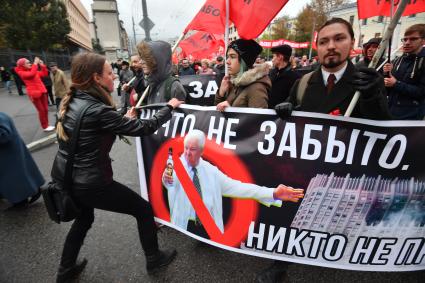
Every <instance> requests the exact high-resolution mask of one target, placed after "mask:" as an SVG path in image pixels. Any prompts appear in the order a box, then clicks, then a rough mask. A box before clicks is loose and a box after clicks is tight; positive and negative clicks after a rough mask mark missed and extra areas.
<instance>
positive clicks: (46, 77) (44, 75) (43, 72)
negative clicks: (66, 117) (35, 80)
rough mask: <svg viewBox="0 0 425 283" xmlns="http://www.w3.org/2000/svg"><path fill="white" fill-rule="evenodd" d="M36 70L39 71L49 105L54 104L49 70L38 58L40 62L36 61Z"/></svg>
mask: <svg viewBox="0 0 425 283" xmlns="http://www.w3.org/2000/svg"><path fill="white" fill-rule="evenodd" d="M38 71H39V72H40V79H41V81H42V82H43V84H44V86H45V87H46V89H47V94H48V100H49V103H48V104H49V105H55V100H54V98H53V91H52V85H53V83H52V79H51V78H50V70H49V68H47V66H46V65H44V62H43V61H42V60H40V63H38Z"/></svg>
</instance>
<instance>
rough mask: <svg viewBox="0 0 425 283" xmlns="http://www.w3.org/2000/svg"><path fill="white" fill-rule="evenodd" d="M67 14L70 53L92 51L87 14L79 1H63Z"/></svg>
mask: <svg viewBox="0 0 425 283" xmlns="http://www.w3.org/2000/svg"><path fill="white" fill-rule="evenodd" d="M63 2H64V4H65V6H66V10H67V13H68V20H69V23H70V26H71V32H70V33H69V34H68V39H69V41H70V43H71V45H72V46H71V50H72V51H80V50H89V51H91V50H92V43H91V35H90V28H89V24H90V19H89V13H88V12H87V10H86V9H85V8H84V6H83V4H81V2H80V0H63Z"/></svg>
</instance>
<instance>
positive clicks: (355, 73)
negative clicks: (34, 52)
mask: <svg viewBox="0 0 425 283" xmlns="http://www.w3.org/2000/svg"><path fill="white" fill-rule="evenodd" d="M354 40H355V39H354V32H353V28H352V26H351V25H350V23H348V22H347V21H345V20H343V19H341V18H332V19H330V20H328V21H327V22H326V23H325V24H324V25H323V26H322V27H320V29H319V30H318V36H317V42H316V44H317V58H315V60H314V61H313V60H312V61H311V62H310V61H309V60H308V59H307V57H306V56H303V57H302V58H300V59H294V57H293V50H292V48H291V47H290V46H288V45H281V46H277V47H273V48H272V49H271V52H272V55H273V57H272V59H271V64H270V63H269V62H265V60H264V59H262V58H260V57H259V55H260V53H261V52H262V47H261V46H260V45H259V44H258V43H257V42H256V41H254V40H244V39H238V40H235V41H233V42H231V43H229V45H228V48H227V50H226V56H225V58H223V57H221V56H219V57H217V58H215V60H214V61H213V62H210V61H208V60H206V59H204V60H201V62H191V61H190V60H189V59H183V60H181V62H179V64H178V65H173V63H172V51H171V46H170V44H168V43H166V42H163V41H151V42H141V43H139V44H138V46H137V49H138V55H134V56H132V57H131V58H130V62H126V61H120V62H116V63H113V64H112V65H111V63H110V62H108V61H107V60H106V59H105V57H103V56H101V55H97V54H94V53H84V54H78V55H76V56H75V57H74V58H73V61H72V64H71V82H70V83H68V81H67V78H66V77H65V76H64V75H63V72H62V71H60V70H59V69H58V68H57V64H56V63H54V62H51V63H49V64H48V65H49V67H50V70H49V68H48V67H47V66H46V65H45V64H44V63H43V62H42V61H41V60H40V59H39V58H35V60H34V61H33V62H30V61H29V60H28V59H26V58H21V59H19V60H18V61H17V62H16V66H14V67H13V68H11V69H9V70H6V69H5V68H2V70H1V76H2V80H4V81H5V82H6V86H7V87H8V88H9V91H11V88H10V82H9V83H7V82H8V81H10V80H11V75H12V76H13V77H14V78H15V83H16V84H17V86H18V85H19V84H21V85H22V84H23V85H25V87H26V91H27V95H28V97H29V99H30V100H31V102H32V103H33V104H34V106H35V108H36V109H37V111H38V114H39V119H40V124H41V126H42V128H43V129H44V130H45V131H50V130H53V129H55V127H54V126H49V124H48V119H47V106H48V99H49V98H50V103H51V104H56V105H57V107H58V109H57V110H58V111H57V123H56V132H57V135H58V143H59V150H58V153H57V154H56V157H55V159H54V164H53V168H52V178H53V179H54V180H55V181H57V182H59V183H60V182H63V181H64V178H65V175H66V161H67V158H68V155H69V142H70V137H71V136H72V135H73V129H74V126H75V123H76V120H77V117H78V114H79V109H81V108H83V107H85V106H88V107H89V108H88V110H87V112H86V114H85V116H84V119H85V120H84V122H83V123H82V125H81V129H80V132H79V134H80V135H79V139H78V141H77V143H78V151H77V152H76V154H75V158H74V167H73V168H74V171H73V175H72V183H73V185H72V190H73V197H74V198H75V201H76V202H77V203H78V204H79V205H80V206H81V207H82V209H83V213H82V214H81V215H80V216H78V217H77V218H76V219H75V221H74V223H73V225H72V227H71V229H70V231H69V233H68V235H67V237H66V240H65V244H64V248H63V252H62V257H61V261H60V266H59V270H58V274H57V282H68V280H69V279H71V278H73V277H76V276H77V275H78V274H79V273H81V272H82V271H83V269H84V267H85V265H86V264H87V260H86V259H83V260H81V261H77V258H78V254H79V250H80V248H81V246H82V244H83V242H84V239H85V236H86V234H87V231H88V230H89V229H90V227H91V225H92V223H93V221H94V209H101V210H108V211H113V212H117V213H124V214H129V215H132V216H133V217H135V219H136V220H137V227H138V231H139V236H140V242H141V246H142V248H143V250H144V252H145V256H146V268H147V270H148V271H149V272H151V271H154V270H157V269H159V268H160V267H162V266H165V265H168V264H169V263H171V262H172V261H173V259H174V258H175V256H176V251H175V250H174V249H168V250H163V249H160V248H159V246H158V241H157V234H156V226H155V222H154V219H153V212H152V208H151V206H150V204H149V203H148V202H146V201H145V200H144V199H143V198H141V197H140V196H139V195H138V194H136V193H134V192H133V191H132V190H131V189H129V188H128V187H126V186H125V185H123V184H120V183H118V182H116V181H115V180H114V179H113V175H112V167H111V159H110V158H109V151H110V150H111V147H112V144H113V142H114V141H115V138H116V136H120V135H129V136H141V135H149V134H152V133H154V132H155V131H156V130H157V129H158V128H159V127H160V126H161V125H162V124H163V123H165V122H167V121H168V120H169V119H170V118H171V112H172V110H173V109H174V108H176V107H178V106H179V105H180V104H181V103H184V101H185V99H186V91H185V89H184V87H183V86H182V84H181V82H180V81H179V76H185V75H195V74H198V75H203V74H207V75H216V76H219V78H220V80H221V82H220V84H219V85H220V87H219V89H218V91H217V93H216V96H215V101H214V103H215V105H216V108H217V110H218V111H225V110H226V109H227V108H228V107H251V108H272V109H275V110H276V112H277V114H278V115H279V117H280V118H282V119H287V118H288V117H289V116H290V115H291V113H292V111H293V110H301V111H306V112H317V113H324V114H330V115H344V113H345V112H346V111H347V109H348V107H349V104H350V102H351V100H352V98H353V96H354V94H355V93H356V92H357V91H359V92H360V99H359V101H358V103H357V105H356V106H355V107H354V110H353V112H352V116H353V117H357V118H367V119H373V120H391V119H397V120H400V119H405V120H422V119H423V118H424V115H425V60H424V59H425V48H424V45H425V24H416V25H413V26H411V27H409V28H408V29H407V30H406V31H405V33H404V35H403V36H402V39H401V41H402V44H403V46H402V48H403V54H402V55H401V56H399V57H397V58H395V59H393V60H391V61H390V60H387V59H386V58H379V65H383V67H382V68H381V69H380V70H376V69H374V68H369V67H368V66H369V63H370V61H371V60H372V58H373V56H374V54H375V52H376V51H377V49H378V48H379V45H380V43H381V39H379V38H372V39H370V40H368V41H367V42H366V43H365V44H364V45H363V57H362V59H361V60H360V61H358V62H355V63H356V64H354V63H353V62H352V60H351V58H350V53H351V50H352V49H353V47H354ZM113 68H115V69H116V70H117V75H116V74H115V72H114V70H113ZM225 68H227V70H228V73H227V74H226V73H225ZM306 70H307V71H306ZM49 71H50V72H51V73H52V74H53V76H52V77H50V75H49ZM48 78H50V82H48ZM117 78H118V80H119V82H120V83H119V86H118V94H119V95H120V96H121V105H120V107H117V106H116V105H115V103H114V101H113V99H112V98H111V93H112V92H113V91H115V86H114V80H115V79H117ZM49 84H50V86H49ZM52 86H53V90H54V96H55V97H56V99H55V100H54V99H53V98H54V96H53V93H52ZM18 91H19V87H18ZM20 93H21V91H20ZM141 99H143V101H140V100H141ZM138 102H139V103H142V104H144V105H149V104H156V103H164V105H165V106H163V107H162V108H161V110H160V111H158V112H157V113H156V114H155V116H154V117H153V118H151V119H150V120H139V119H138V118H137V113H136V110H135V108H134V106H135V105H136V104H137V103H138ZM118 110H119V111H118ZM5 120H6V118H5ZM8 123H9V124H11V125H10V126H9V128H13V125H12V124H13V122H12V121H8ZM4 128H5V127H3V128H1V129H2V131H3V130H4ZM6 128H7V127H6ZM0 136H2V135H0ZM6 136H7V135H3V136H2V137H6ZM15 137H16V135H15ZM1 142H2V140H0V143H1ZM184 150H185V154H186V151H188V152H189V151H193V152H198V153H199V152H202V145H201V144H199V143H198V142H197V141H190V142H189V143H188V146H186V143H185V149H184ZM0 152H1V151H0ZM185 156H186V155H185ZM187 156H188V158H190V156H191V155H190V154H189V153H187ZM198 159H199V158H198ZM189 161H190V160H187V162H188V163H190V164H191V167H195V168H196V166H197V164H196V162H191V161H190V162H189ZM195 161H196V160H195ZM2 163H3V158H2ZM7 164H9V163H7ZM5 170H7V169H5ZM34 170H36V169H34ZM1 176H2V177H0V178H3V176H7V174H2V175H1ZM191 176H193V178H194V179H193V182H194V183H199V180H198V179H196V180H195V176H197V174H196V171H195V173H191ZM5 178H6V177H5ZM28 178H31V176H28ZM196 178H198V177H196ZM3 182H6V181H5V180H2V179H0V183H3ZM39 183H40V182H39V181H38V182H36V183H32V185H33V187H31V186H30V185H28V190H27V191H28V194H25V193H20V194H19V199H18V198H17V197H16V196H13V197H12V196H10V195H13V193H11V189H10V187H9V188H8V189H6V190H4V189H3V188H4V186H1V188H2V189H1V190H0V195H1V196H2V197H3V198H6V199H11V200H13V201H12V202H13V203H14V204H15V205H17V206H22V205H27V204H28V202H32V201H34V199H30V200H28V199H29V198H31V197H34V196H38V186H39V185H40V184H39ZM34 186H36V189H34ZM20 189H22V188H20ZM194 213H195V212H194ZM192 214H193V213H192ZM195 218H196V216H195ZM185 224H187V223H185ZM196 225H202V223H197V224H196ZM198 228H199V227H198ZM288 268H289V263H285V262H282V261H280V262H275V263H273V264H272V265H271V266H270V267H269V268H267V269H266V270H264V271H263V272H261V273H260V274H258V276H257V278H256V279H257V281H258V282H281V281H280V280H282V278H283V277H284V276H285V275H286V274H287V271H288Z"/></svg>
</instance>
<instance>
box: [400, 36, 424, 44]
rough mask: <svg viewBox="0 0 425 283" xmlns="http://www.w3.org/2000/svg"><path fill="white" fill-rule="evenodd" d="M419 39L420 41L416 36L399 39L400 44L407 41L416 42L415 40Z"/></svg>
mask: <svg viewBox="0 0 425 283" xmlns="http://www.w3.org/2000/svg"><path fill="white" fill-rule="evenodd" d="M419 39H422V37H419V36H416V37H403V38H402V39H401V42H403V43H404V42H407V41H409V40H410V41H416V40H419Z"/></svg>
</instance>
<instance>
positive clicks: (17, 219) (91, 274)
mask: <svg viewBox="0 0 425 283" xmlns="http://www.w3.org/2000/svg"><path fill="white" fill-rule="evenodd" d="M4 95H5V93H4V92H2V91H0V101H1V103H0V111H3V112H5V109H6V108H7V109H6V110H8V111H9V112H13V113H12V114H13V115H14V116H17V117H18V118H19V117H27V118H26V119H28V120H27V121H30V120H31V119H30V118H28V117H33V118H32V119H34V117H35V115H36V114H35V112H34V111H35V110H34V109H32V108H31V104H29V106H28V104H26V106H22V105H21V104H19V103H16V104H13V105H16V109H11V107H10V105H12V104H11V103H8V105H5V104H3V103H4V101H6V99H4ZM6 95H7V94H6ZM18 99H20V101H22V103H23V104H24V103H25V100H24V99H27V98H26V97H19V98H18ZM19 107H21V108H22V109H18V108H19ZM31 115H32V116H31ZM26 123H27V122H24V123H23V125H25V124H26ZM36 123H38V121H33V125H34V124H36ZM18 124H19V123H18ZM36 126H38V124H37V125H36ZM33 127H34V126H33ZM18 129H19V130H21V128H19V127H18ZM27 129H32V128H31V127H30V126H28V127H27ZM32 130H33V129H32ZM38 131H39V130H35V132H38ZM35 135H37V133H36V134H35ZM28 139H32V137H31V136H30V134H28ZM56 151H57V144H52V145H50V146H48V147H46V148H43V149H40V150H38V151H35V152H33V153H32V154H33V157H34V159H35V161H36V162H37V164H38V166H39V168H40V170H41V172H42V173H43V175H44V176H45V178H46V179H49V177H48V176H49V173H50V169H51V166H52V161H53V158H54V156H55V153H56ZM111 157H112V159H113V160H114V162H113V167H114V172H115V179H116V180H117V181H120V182H122V183H124V184H126V185H127V186H129V187H131V188H133V189H134V190H136V191H137V188H138V175H137V174H138V173H137V161H136V150H135V147H134V146H129V145H127V144H125V143H123V142H120V141H118V142H117V143H116V144H115V145H114V148H113V150H112V153H111ZM7 206H8V204H7V203H6V202H5V201H1V200H0V210H3V209H5V208H6V207H7ZM95 216H96V219H95V222H94V224H93V227H92V229H91V230H90V231H89V233H88V235H87V238H86V241H85V243H84V246H83V248H82V250H81V252H80V256H81V257H86V258H87V259H88V265H87V267H86V269H85V270H84V272H83V273H82V274H81V276H80V277H79V279H78V280H77V282H253V281H254V278H255V275H256V273H257V272H259V271H260V270H262V269H263V268H265V267H267V266H268V265H269V264H270V262H271V261H270V260H266V259H262V258H257V257H253V256H248V255H241V254H238V253H233V252H229V251H225V250H221V249H219V248H216V247H213V246H209V245H207V244H200V243H199V242H197V241H196V240H193V239H191V238H189V237H188V236H186V235H184V234H181V233H180V232H178V231H175V230H173V229H169V228H162V229H161V231H160V233H159V240H160V245H161V246H162V247H171V246H172V247H175V248H177V251H178V256H177V259H176V260H175V262H173V263H172V264H171V265H170V266H169V267H167V268H166V269H164V270H162V272H159V273H157V274H154V275H148V274H147V272H146V270H145V259H144V255H143V251H142V249H141V246H140V243H139V240H138V235H137V227H136V221H135V220H134V219H133V218H132V217H130V216H126V215H121V214H116V213H110V212H105V211H100V210H97V211H96V213H95ZM69 228H70V223H65V224H60V225H58V224H56V223H53V222H52V221H50V220H49V218H48V216H47V213H46V211H45V208H44V204H43V202H42V200H41V199H40V200H38V201H37V202H36V203H34V204H33V205H32V206H30V207H29V208H27V209H25V210H21V211H0V282H1V283H9V282H43V283H44V282H54V280H55V274H56V271H57V268H58V264H59V259H60V254H61V250H62V245H63V242H64V239H65V236H66V233H67V232H68V230H69ZM424 277H425V271H418V272H403V273H391V272H359V271H346V270H338V269H331V268H321V267H315V266H307V265H292V266H290V268H289V276H288V278H287V282H315V283H321V282H324V283H325V282H326V283H330V282H347V283H351V282H353V283H360V282H403V283H410V282H412V283H413V282H424V279H423V278H424Z"/></svg>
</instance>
